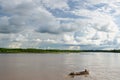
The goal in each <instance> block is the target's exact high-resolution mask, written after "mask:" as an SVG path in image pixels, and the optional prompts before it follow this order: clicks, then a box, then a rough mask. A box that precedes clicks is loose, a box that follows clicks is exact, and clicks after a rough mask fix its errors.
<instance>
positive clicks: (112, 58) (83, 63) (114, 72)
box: [0, 52, 120, 80]
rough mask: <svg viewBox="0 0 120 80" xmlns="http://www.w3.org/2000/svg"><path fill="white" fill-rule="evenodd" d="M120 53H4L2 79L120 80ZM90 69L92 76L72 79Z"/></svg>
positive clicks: (1, 70)
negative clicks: (71, 74) (72, 74)
mask: <svg viewBox="0 0 120 80" xmlns="http://www.w3.org/2000/svg"><path fill="white" fill-rule="evenodd" d="M119 61H120V54H119V53H92V52H90V53H89V52H88V53H65V54H64V53H61V54H0V80H120V63H119ZM84 69H88V70H89V73H90V74H89V75H88V76H75V77H74V78H72V77H70V76H68V74H69V73H70V72H79V71H83V70H84Z"/></svg>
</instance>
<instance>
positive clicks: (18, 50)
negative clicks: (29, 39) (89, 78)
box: [0, 48, 120, 54]
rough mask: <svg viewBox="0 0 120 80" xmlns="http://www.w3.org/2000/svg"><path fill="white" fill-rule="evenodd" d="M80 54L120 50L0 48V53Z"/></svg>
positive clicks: (116, 51) (117, 51)
mask: <svg viewBox="0 0 120 80" xmlns="http://www.w3.org/2000/svg"><path fill="white" fill-rule="evenodd" d="M67 52H68V53H80V52H115V53H119V52H120V50H59V49H34V48H28V49H21V48H0V53H40V54H42V53H67Z"/></svg>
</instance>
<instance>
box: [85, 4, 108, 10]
mask: <svg viewBox="0 0 120 80" xmlns="http://www.w3.org/2000/svg"><path fill="white" fill-rule="evenodd" d="M106 5H107V4H106V3H100V4H95V5H87V6H86V8H87V9H89V10H96V9H99V8H102V7H104V6H106Z"/></svg>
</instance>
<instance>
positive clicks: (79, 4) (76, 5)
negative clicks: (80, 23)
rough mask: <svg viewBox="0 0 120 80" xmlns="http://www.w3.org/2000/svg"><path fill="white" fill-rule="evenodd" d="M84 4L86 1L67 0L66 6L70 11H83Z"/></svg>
mask: <svg viewBox="0 0 120 80" xmlns="http://www.w3.org/2000/svg"><path fill="white" fill-rule="evenodd" d="M86 2H87V1H86V0H69V1H68V5H69V7H70V10H74V9H83V8H84V7H85V3H86Z"/></svg>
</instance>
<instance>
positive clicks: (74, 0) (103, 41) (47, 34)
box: [0, 0, 120, 50]
mask: <svg viewBox="0 0 120 80" xmlns="http://www.w3.org/2000/svg"><path fill="white" fill-rule="evenodd" d="M119 22H120V1H119V0H113V1H111V0H0V47H7V48H43V49H78V50H79V49H120V47H119V45H120V36H119V34H120V23H119Z"/></svg>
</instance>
